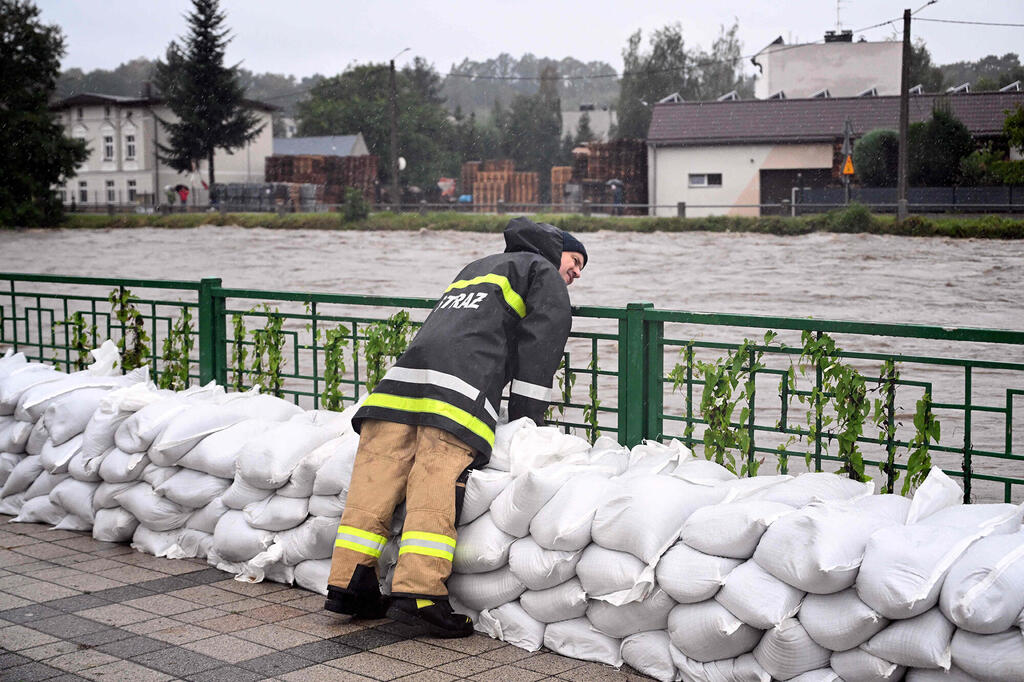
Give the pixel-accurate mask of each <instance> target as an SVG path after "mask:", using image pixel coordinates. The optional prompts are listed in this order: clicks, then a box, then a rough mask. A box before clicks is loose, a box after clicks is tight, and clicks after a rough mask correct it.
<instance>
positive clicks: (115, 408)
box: [82, 382, 174, 459]
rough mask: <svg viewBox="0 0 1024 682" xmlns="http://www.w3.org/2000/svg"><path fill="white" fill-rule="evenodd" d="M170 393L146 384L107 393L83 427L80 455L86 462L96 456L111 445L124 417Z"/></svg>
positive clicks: (170, 393)
mask: <svg viewBox="0 0 1024 682" xmlns="http://www.w3.org/2000/svg"><path fill="white" fill-rule="evenodd" d="M171 395H174V393H173V392H172V391H166V390H164V391H158V390H156V389H155V388H154V387H153V386H152V384H150V383H148V382H144V383H138V384H132V385H131V386H128V387H125V388H118V389H115V390H113V391H110V392H109V393H107V395H106V396H104V397H103V399H102V400H101V401H100V404H99V407H98V408H96V411H95V412H94V413H93V415H92V418H91V419H89V423H88V424H86V426H85V431H84V433H83V440H82V453H83V455H84V456H85V458H86V459H91V458H93V457H98V456H100V455H101V454H103V453H104V452H106V451H107V450H110V449H111V448H113V447H114V446H115V442H114V434H115V433H116V432H117V429H118V428H119V427H120V426H121V424H123V423H124V422H125V420H126V419H128V417H130V416H131V415H133V414H134V413H135V412H137V411H139V410H141V409H142V408H143V407H145V406H146V405H148V404H150V403H152V402H156V401H157V400H160V399H162V398H164V397H167V396H171Z"/></svg>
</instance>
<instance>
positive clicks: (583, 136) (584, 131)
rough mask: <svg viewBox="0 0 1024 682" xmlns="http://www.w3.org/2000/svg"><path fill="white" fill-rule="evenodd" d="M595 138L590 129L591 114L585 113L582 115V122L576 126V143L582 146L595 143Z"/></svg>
mask: <svg viewBox="0 0 1024 682" xmlns="http://www.w3.org/2000/svg"><path fill="white" fill-rule="evenodd" d="M595 138H596V135H594V131H593V130H591V129H590V114H588V113H587V112H585V111H584V112H583V113H582V114H580V120H579V122H578V123H577V124H576V139H575V140H574V142H575V143H576V144H577V145H580V144H585V143H587V142H593V141H594V139H595Z"/></svg>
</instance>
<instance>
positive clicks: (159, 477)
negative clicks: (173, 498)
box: [142, 462, 181, 488]
mask: <svg viewBox="0 0 1024 682" xmlns="http://www.w3.org/2000/svg"><path fill="white" fill-rule="evenodd" d="M179 471H181V469H180V468H179V467H162V466H157V465H156V464H153V463H152V462H150V463H149V464H147V465H146V468H145V469H143V470H142V480H143V481H145V482H146V483H148V484H150V485H151V486H153V487H154V488H156V487H157V486H161V485H163V484H164V483H166V482H167V481H168V480H169V479H170V478H171V477H172V476H174V475H176V474H177V473H178V472H179Z"/></svg>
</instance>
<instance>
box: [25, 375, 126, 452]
mask: <svg viewBox="0 0 1024 682" xmlns="http://www.w3.org/2000/svg"><path fill="white" fill-rule="evenodd" d="M111 390H113V389H111V388H82V389H79V390H77V391H72V392H71V393H68V394H66V395H63V396H61V397H60V398H59V399H58V400H55V401H53V402H51V403H50V404H49V405H48V406H47V408H46V411H45V412H43V415H42V420H43V423H44V424H45V425H46V430H47V432H49V434H50V440H52V441H53V442H54V443H55V444H56V445H60V444H61V443H63V442H65V441H66V440H68V439H69V438H71V437H73V436H77V435H79V434H81V433H82V432H83V431H85V427H86V426H87V425H88V423H89V420H90V419H92V415H93V414H94V413H95V412H96V410H97V409H98V408H99V405H100V402H101V401H102V400H103V398H104V397H106V395H107V394H108V393H110V391H111Z"/></svg>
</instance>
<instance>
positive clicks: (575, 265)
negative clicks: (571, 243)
mask: <svg viewBox="0 0 1024 682" xmlns="http://www.w3.org/2000/svg"><path fill="white" fill-rule="evenodd" d="M558 274H560V275H561V276H562V279H563V280H565V285H566V286H569V285H570V284H572V283H573V281H574V280H576V279H578V278H579V277H581V276H582V275H583V254H582V253H579V252H577V251H563V252H562V265H561V267H559V268H558Z"/></svg>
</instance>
